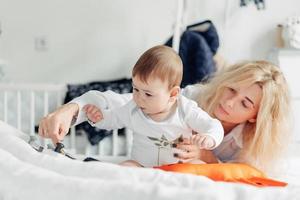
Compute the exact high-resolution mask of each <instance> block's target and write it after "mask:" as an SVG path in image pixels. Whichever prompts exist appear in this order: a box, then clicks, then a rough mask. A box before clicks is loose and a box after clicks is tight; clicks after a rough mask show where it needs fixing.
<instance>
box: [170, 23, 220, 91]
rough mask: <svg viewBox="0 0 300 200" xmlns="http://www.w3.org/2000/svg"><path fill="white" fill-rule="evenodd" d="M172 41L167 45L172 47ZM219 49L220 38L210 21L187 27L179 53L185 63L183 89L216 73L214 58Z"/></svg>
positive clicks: (181, 39) (171, 39)
mask: <svg viewBox="0 0 300 200" xmlns="http://www.w3.org/2000/svg"><path fill="white" fill-rule="evenodd" d="M172 41H173V38H172V37H171V38H170V39H169V40H168V41H167V42H166V45H167V46H170V47H171V46H172ZM218 48H219V36H218V33H217V30H216V28H215V26H214V24H213V23H212V22H211V21H210V20H206V21H203V22H200V23H196V24H193V25H190V26H187V30H186V31H185V32H184V33H183V34H182V35H181V38H180V46H179V53H178V54H179V56H180V57H181V59H182V62H183V78H182V83H181V87H185V86H186V85H190V84H195V83H198V82H203V81H205V80H207V79H208V78H209V76H211V75H212V74H213V73H214V72H215V71H216V66H215V62H214V60H213V57H214V55H215V54H216V52H217V50H218Z"/></svg>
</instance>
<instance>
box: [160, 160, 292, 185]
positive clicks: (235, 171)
mask: <svg viewBox="0 0 300 200" xmlns="http://www.w3.org/2000/svg"><path fill="white" fill-rule="evenodd" d="M154 168H157V169H161V170H165V171H171V172H179V173H188V174H195V175H201V176H206V177H208V178H210V179H212V180H214V181H226V182H236V183H246V184H250V185H254V186H258V187H264V186H281V187H284V186H286V185H287V183H285V182H281V181H276V180H272V179H269V178H267V177H266V176H265V175H264V173H263V172H261V171H259V170H258V169H256V168H254V167H252V166H250V165H247V164H241V163H214V164H189V163H183V164H171V165H163V166H159V167H154Z"/></svg>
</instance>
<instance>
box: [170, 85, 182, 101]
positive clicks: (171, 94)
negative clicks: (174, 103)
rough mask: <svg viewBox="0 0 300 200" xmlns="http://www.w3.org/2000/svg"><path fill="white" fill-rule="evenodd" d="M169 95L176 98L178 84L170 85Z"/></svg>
mask: <svg viewBox="0 0 300 200" xmlns="http://www.w3.org/2000/svg"><path fill="white" fill-rule="evenodd" d="M170 91H171V92H170V97H171V98H177V96H178V95H179V93H180V87H179V86H174V87H172V89H171V90H170Z"/></svg>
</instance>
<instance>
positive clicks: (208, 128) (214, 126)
mask: <svg viewBox="0 0 300 200" xmlns="http://www.w3.org/2000/svg"><path fill="white" fill-rule="evenodd" d="M179 101H180V102H179V103H181V105H182V108H183V111H182V112H183V113H184V121H185V122H186V123H187V125H188V126H189V127H190V128H191V129H192V130H193V131H196V132H197V133H198V134H202V135H209V136H211V137H212V138H213V139H214V142H215V145H214V147H213V148H215V147H217V146H218V145H219V144H220V143H221V142H222V140H223V137H224V130H223V126H222V124H221V122H220V121H219V120H217V119H214V118H212V117H211V116H209V114H208V113H206V112H205V111H203V110H202V109H201V108H200V107H199V106H198V105H197V103H196V102H195V101H192V100H189V99H187V98H185V97H183V96H181V97H180V99H179ZM213 148H212V149H213Z"/></svg>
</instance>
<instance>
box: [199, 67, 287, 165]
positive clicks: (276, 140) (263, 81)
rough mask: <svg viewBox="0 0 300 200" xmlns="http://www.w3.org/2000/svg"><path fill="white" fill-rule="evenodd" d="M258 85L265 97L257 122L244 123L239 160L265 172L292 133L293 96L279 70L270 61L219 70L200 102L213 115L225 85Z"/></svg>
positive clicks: (205, 89) (204, 91)
mask: <svg viewBox="0 0 300 200" xmlns="http://www.w3.org/2000/svg"><path fill="white" fill-rule="evenodd" d="M252 84H259V86H260V87H261V88H262V99H261V102H260V106H259V110H258V113H257V119H256V123H249V122H248V121H247V122H245V128H244V130H243V133H242V134H243V149H242V150H241V151H240V153H239V156H238V160H239V161H241V162H246V163H248V164H251V165H252V166H255V167H257V168H259V169H261V170H263V171H268V170H271V169H272V165H273V164H274V163H275V162H274V161H276V159H277V158H278V157H279V156H280V153H281V152H282V150H283V149H284V148H283V147H285V146H286V145H287V144H288V141H289V135H290V130H289V128H290V118H289V115H290V108H289V105H290V97H289V91H288V86H287V83H286V80H285V78H284V76H283V74H282V72H281V71H280V69H279V68H278V67H277V66H275V65H273V64H271V63H269V62H267V61H254V62H242V63H238V64H236V65H233V66H231V67H228V68H226V69H223V71H221V72H220V74H217V75H216V76H215V77H214V78H212V79H211V81H210V82H209V83H208V84H206V85H204V90H203V93H202V92H201V96H199V98H198V104H199V105H200V106H201V107H202V108H203V109H204V110H206V111H207V112H208V113H209V114H210V115H212V116H213V111H214V108H215V106H216V105H217V103H218V100H219V98H220V97H221V95H222V92H223V90H224V89H225V88H226V87H232V86H235V87H236V86H242V85H244V86H250V85H252Z"/></svg>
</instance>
